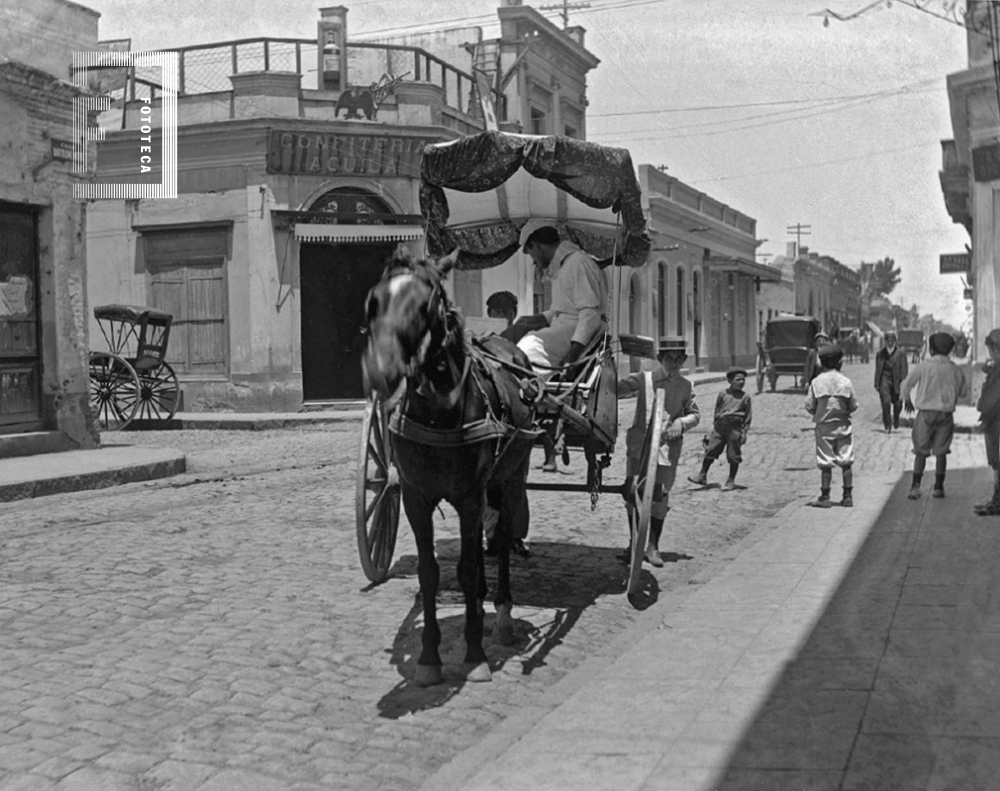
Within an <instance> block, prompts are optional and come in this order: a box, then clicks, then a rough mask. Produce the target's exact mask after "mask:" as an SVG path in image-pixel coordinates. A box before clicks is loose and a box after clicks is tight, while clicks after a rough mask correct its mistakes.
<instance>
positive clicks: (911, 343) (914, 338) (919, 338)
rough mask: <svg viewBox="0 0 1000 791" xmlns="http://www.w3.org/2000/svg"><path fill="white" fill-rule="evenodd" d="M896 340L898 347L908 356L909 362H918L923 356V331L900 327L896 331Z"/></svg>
mask: <svg viewBox="0 0 1000 791" xmlns="http://www.w3.org/2000/svg"><path fill="white" fill-rule="evenodd" d="M896 342H897V343H898V344H899V348H900V349H902V350H903V351H904V352H905V353H906V354H908V355H909V356H910V362H913V363H919V362H920V359H921V358H922V357H923V356H924V346H925V343H926V341H925V340H924V331H923V330H918V329H910V328H907V329H902V330H898V331H897V332H896Z"/></svg>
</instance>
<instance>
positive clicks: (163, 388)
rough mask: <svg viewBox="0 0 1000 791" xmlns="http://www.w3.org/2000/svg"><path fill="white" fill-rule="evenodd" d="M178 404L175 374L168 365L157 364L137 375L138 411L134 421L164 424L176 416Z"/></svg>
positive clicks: (178, 388) (178, 392)
mask: <svg viewBox="0 0 1000 791" xmlns="http://www.w3.org/2000/svg"><path fill="white" fill-rule="evenodd" d="M179 402H180V387H178V385H177V374H175V373H174V369H173V368H171V367H170V365H169V364H168V363H159V364H158V365H156V366H154V367H153V368H150V369H148V370H145V371H143V372H142V373H141V374H140V375H139V409H138V411H137V412H136V415H135V419H136V420H155V421H158V422H161V423H165V422H167V421H168V420H170V419H171V418H172V417H173V416H174V415H175V414H177V406H178V404H179Z"/></svg>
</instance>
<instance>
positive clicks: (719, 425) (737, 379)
mask: <svg viewBox="0 0 1000 791" xmlns="http://www.w3.org/2000/svg"><path fill="white" fill-rule="evenodd" d="M726 379H728V380H729V389H727V390H723V391H722V392H721V393H719V397H718V398H717V399H715V419H714V422H713V424H712V433H711V434H710V435H709V436H707V437H706V438H705V457H704V458H703V459H702V462H701V472H699V473H698V474H697V475H692V476H689V477H688V480H689V481H691V483H696V484H698V485H699V486H705V485H707V484H708V470H709V468H710V467H711V466H712V464H713V463H714V462H715V460H716V459H717V458H719V456H721V455H722V451H723V450H725V451H726V461H728V462H729V478H727V479H726V482H725V483H724V484H722V491H724V492H731V491H732V490H733V489H735V488H736V473H737V472H739V469H740V462H742V461H743V453H742V449H743V445H744V444H745V443H746V441H747V431H748V430H749V429H750V420H751V417H752V415H751V409H750V394H749V393H746V392H744V391H743V388H744V386H745V385H746V382H747V371H746V368H740V367H739V366H736V365H734V366H732V367H731V368H730V369H729V370H728V371H726Z"/></svg>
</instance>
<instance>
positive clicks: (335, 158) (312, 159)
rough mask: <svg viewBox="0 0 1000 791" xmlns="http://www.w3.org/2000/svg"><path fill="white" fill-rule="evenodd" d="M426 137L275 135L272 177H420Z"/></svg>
mask: <svg viewBox="0 0 1000 791" xmlns="http://www.w3.org/2000/svg"><path fill="white" fill-rule="evenodd" d="M435 142H438V141H437V139H436V138H435V139H432V138H425V137H398V136H396V137H394V136H391V135H325V134H301V133H298V132H276V131H272V132H271V133H270V137H269V139H268V146H267V172H268V173H304V174H315V175H332V174H352V175H370V176H408V177H410V178H416V177H417V176H419V175H420V157H421V155H422V153H423V150H424V146H426V145H427V144H428V143H435Z"/></svg>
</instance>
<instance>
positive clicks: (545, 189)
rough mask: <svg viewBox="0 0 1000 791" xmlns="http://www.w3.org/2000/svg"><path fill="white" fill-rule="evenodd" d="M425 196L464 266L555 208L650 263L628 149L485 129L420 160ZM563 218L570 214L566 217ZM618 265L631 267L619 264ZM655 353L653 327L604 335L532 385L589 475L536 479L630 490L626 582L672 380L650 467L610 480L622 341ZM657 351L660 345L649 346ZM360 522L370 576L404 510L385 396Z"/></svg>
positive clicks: (632, 585)
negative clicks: (645, 332) (556, 376)
mask: <svg viewBox="0 0 1000 791" xmlns="http://www.w3.org/2000/svg"><path fill="white" fill-rule="evenodd" d="M420 204H421V210H422V212H423V215H424V219H425V227H426V233H427V245H428V250H429V252H430V254H431V255H442V254H444V253H445V252H447V251H449V250H453V249H455V248H456V247H457V248H458V249H459V251H460V255H459V264H458V265H459V267H464V268H472V269H480V268H485V267H491V266H497V265H499V264H501V263H503V262H504V261H506V260H507V259H509V258H510V257H511V256H512V255H514V254H515V253H516V252H518V250H519V245H518V236H519V233H520V228H521V227H522V226H523V225H524V223H525V222H527V221H528V220H529V219H531V218H532V217H544V218H552V219H553V220H554V224H555V225H557V226H558V227H559V228H560V230H561V231H562V232H563V233H564V234H565V236H566V237H568V238H569V239H571V240H572V241H574V242H576V243H577V244H578V245H579V246H580V247H582V248H583V249H584V250H586V251H587V252H588V253H590V254H591V255H592V256H594V258H595V259H597V261H598V263H599V264H600V265H601V266H607V265H611V264H616V265H618V266H641V265H642V264H643V263H644V262H645V260H646V257H647V255H648V253H649V248H650V242H649V238H648V236H647V235H646V232H645V231H646V222H645V217H644V215H643V212H642V205H641V200H640V192H639V186H638V183H637V182H636V178H635V173H634V170H633V168H632V162H631V157H630V156H629V154H628V152H627V151H625V150H623V149H615V148H608V147H604V146H599V145H596V144H593V143H585V142H582V141H578V140H573V139H570V138H562V137H541V136H529V135H512V134H505V133H501V132H495V131H494V132H484V133H482V134H479V135H473V136H470V137H466V138H462V139H460V140H455V141H451V142H448V143H443V144H438V145H432V146H428V147H427V148H426V149H425V151H424V157H423V160H422V163H421V183H420ZM562 218H565V219H562ZM618 271H619V272H620V271H621V270H618ZM619 346H620V347H621V349H622V350H623V351H625V352H626V353H632V354H636V353H648V351H649V350H650V349H652V348H654V344H653V341H652V339H642V338H639V337H637V336H621V337H620V338H614V337H613V336H612V334H611V333H609V332H604V333H603V334H601V335H599V336H598V337H597V338H596V339H595V340H594V341H592V342H591V344H590V345H589V346H588V348H587V349H585V350H584V352H583V354H582V355H581V365H580V366H579V367H580V368H581V370H580V371H579V372H578V373H577V375H576V376H575V377H573V378H572V379H571V380H567V381H562V382H554V381H550V382H548V383H546V384H545V385H544V386H543V387H542V389H541V391H540V392H535V393H532V394H531V395H530V397H532V398H534V399H535V403H536V412H535V417H536V427H537V428H539V429H541V430H544V431H546V432H548V433H549V435H550V436H551V437H552V439H553V441H554V442H555V444H556V447H557V448H566V449H576V450H578V451H582V452H583V454H584V456H585V458H586V460H587V479H586V480H587V482H586V483H585V484H580V483H576V484H573V483H567V484H563V483H558V484H556V483H544V484H543V483H532V482H530V481H529V483H528V488H529V489H530V490H535V491H577V492H586V493H588V494H589V495H590V502H591V508H594V507H596V504H597V500H598V497H599V496H600V495H601V494H602V493H615V494H619V495H622V496H623V497H624V499H625V502H626V508H627V513H628V517H629V524H630V529H631V533H632V556H631V558H630V563H629V576H628V583H627V592H628V594H630V595H631V594H633V593H635V592H636V591H637V590H638V587H639V574H640V569H641V566H642V561H643V557H644V555H645V550H646V542H647V540H648V531H649V520H650V509H651V505H652V494H653V488H654V487H653V486H652V485H649V486H646V485H645V484H646V481H647V480H648V481H652V480H654V479H655V473H656V464H657V450H658V448H659V437H660V433H661V429H662V412H663V392H662V391H659V392H654V389H653V384H652V382H653V380H652V376H651V375H650V374H647V375H646V377H645V388H644V392H643V394H642V395H643V396H644V397H645V398H646V399H647V400H646V403H647V404H655V408H653V409H650V410H649V413H650V419H649V421H648V424H647V426H646V433H645V438H644V450H643V455H642V458H641V464H640V471H641V472H640V475H638V476H636V477H635V478H633V479H628V478H626V480H625V481H624V482H623V483H622V484H620V485H608V484H605V483H604V482H603V472H604V470H605V469H606V468H607V467H608V466H609V465H610V463H611V454H612V453H613V452H614V446H615V443H616V441H617V435H618V396H617V378H618V377H617V369H616V364H615V355H614V352H615V351H616V349H617V348H618V347H619ZM649 356H655V354H653V355H649ZM355 493H356V526H357V538H358V550H359V555H360V559H361V565H362V568H363V570H364V573H365V575H366V577H367V578H368V579H369V580H370V581H371V582H381V581H382V580H383V579H385V577H386V575H387V574H388V572H389V568H390V566H391V565H392V555H393V551H394V549H395V543H396V536H397V529H398V524H399V512H400V484H399V478H398V474H397V472H396V470H395V468H394V463H393V446H392V441H391V439H390V434H389V414H387V410H386V408H385V406H384V404H383V403H382V402H381V401H380V400H379V399H378V397H377V396H375V397H373V398H372V399H371V400H370V401H369V403H368V404H367V406H366V408H365V413H364V418H363V421H362V427H361V443H360V450H359V464H358V470H357V479H356V492H355Z"/></svg>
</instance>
